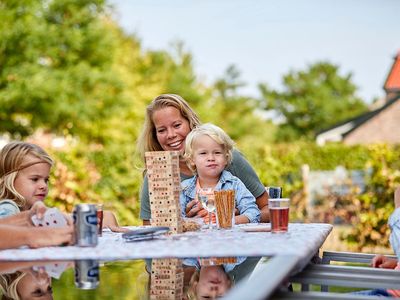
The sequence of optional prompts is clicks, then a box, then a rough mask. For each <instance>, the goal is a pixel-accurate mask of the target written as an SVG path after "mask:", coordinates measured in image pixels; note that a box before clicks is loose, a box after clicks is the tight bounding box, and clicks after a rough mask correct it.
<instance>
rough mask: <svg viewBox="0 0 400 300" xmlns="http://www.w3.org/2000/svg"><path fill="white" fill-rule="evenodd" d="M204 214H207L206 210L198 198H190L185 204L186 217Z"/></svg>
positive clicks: (202, 215) (203, 215)
mask: <svg viewBox="0 0 400 300" xmlns="http://www.w3.org/2000/svg"><path fill="white" fill-rule="evenodd" d="M206 215H208V212H207V211H206V210H205V209H204V208H203V207H202V206H201V203H200V202H199V201H198V200H192V201H190V202H189V203H188V204H187V205H186V217H188V218H192V217H205V216H206Z"/></svg>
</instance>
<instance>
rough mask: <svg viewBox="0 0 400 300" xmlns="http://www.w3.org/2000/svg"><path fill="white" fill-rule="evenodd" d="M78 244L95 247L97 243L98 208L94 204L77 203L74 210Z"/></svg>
mask: <svg viewBox="0 0 400 300" xmlns="http://www.w3.org/2000/svg"><path fill="white" fill-rule="evenodd" d="M73 219H74V226H75V237H76V245H77V246H80V247H95V246H96V245H97V241H98V240H97V208H96V205H94V204H78V205H75V207H74V211H73Z"/></svg>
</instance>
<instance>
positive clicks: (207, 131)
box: [184, 123, 235, 172]
mask: <svg viewBox="0 0 400 300" xmlns="http://www.w3.org/2000/svg"><path fill="white" fill-rule="evenodd" d="M204 135H207V136H209V137H210V138H212V139H213V140H214V141H215V142H216V143H217V144H219V145H221V146H222V148H223V149H224V151H225V155H226V161H227V166H229V165H230V163H231V162H232V151H233V147H234V146H235V143H234V142H233V140H232V139H231V138H230V137H229V135H228V134H226V132H225V131H223V130H222V129H221V128H220V127H218V126H216V125H214V124H211V123H206V124H203V125H200V126H198V127H196V128H194V129H193V130H192V131H191V132H190V133H189V134H188V135H187V136H186V141H185V154H184V158H185V159H186V163H187V165H188V167H189V168H190V170H191V171H192V172H196V166H195V164H194V163H193V155H194V149H193V144H194V142H195V141H196V140H197V139H198V138H199V137H201V136H204Z"/></svg>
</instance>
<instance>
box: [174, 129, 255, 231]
mask: <svg viewBox="0 0 400 300" xmlns="http://www.w3.org/2000/svg"><path fill="white" fill-rule="evenodd" d="M233 145H234V143H233V141H232V140H231V138H230V137H229V136H228V135H227V134H226V133H225V132H224V131H223V130H222V129H221V128H219V127H217V126H215V125H212V124H204V125H201V126H199V127H197V128H195V129H193V130H192V131H191V132H190V133H189V134H188V136H187V137H186V144H185V154H184V156H185V158H186V160H187V164H188V167H189V168H190V169H191V170H192V171H193V172H194V173H195V176H194V177H192V178H190V179H187V180H184V181H183V182H182V192H181V195H180V203H181V208H182V214H183V215H184V213H185V209H186V205H187V204H188V203H189V202H190V201H192V200H194V199H195V198H196V194H197V190H199V189H200V188H213V189H214V190H217V191H218V190H228V189H229V190H234V191H235V205H236V208H237V209H238V210H239V215H238V216H235V224H242V223H249V222H250V223H256V222H259V220H260V211H259V209H258V207H257V205H256V199H255V198H254V196H253V195H252V194H251V193H250V192H249V190H248V189H247V188H246V186H245V185H244V184H243V182H242V181H241V180H240V179H239V178H237V177H235V176H233V175H232V174H231V173H230V172H228V171H226V170H225V168H226V167H227V166H228V165H229V164H230V162H231V161H232V149H233Z"/></svg>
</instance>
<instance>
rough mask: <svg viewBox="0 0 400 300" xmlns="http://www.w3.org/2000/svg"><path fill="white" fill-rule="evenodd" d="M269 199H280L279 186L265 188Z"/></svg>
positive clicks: (280, 189)
mask: <svg viewBox="0 0 400 300" xmlns="http://www.w3.org/2000/svg"><path fill="white" fill-rule="evenodd" d="M265 190H266V191H267V193H268V196H269V198H270V199H277V198H281V197H282V188H281V187H280V186H268V187H266V188H265Z"/></svg>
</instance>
